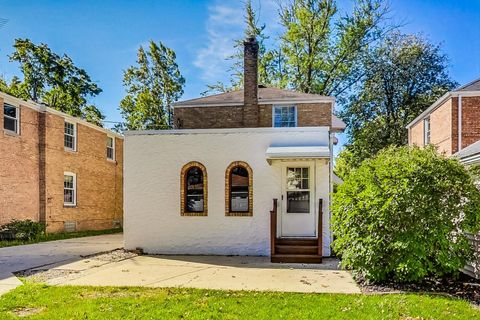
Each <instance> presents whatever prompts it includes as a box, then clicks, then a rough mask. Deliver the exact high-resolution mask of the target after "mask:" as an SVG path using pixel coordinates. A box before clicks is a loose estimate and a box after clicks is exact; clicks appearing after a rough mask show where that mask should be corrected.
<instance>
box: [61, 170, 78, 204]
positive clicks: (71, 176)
mask: <svg viewBox="0 0 480 320" xmlns="http://www.w3.org/2000/svg"><path fill="white" fill-rule="evenodd" d="M63 205H64V206H68V207H74V206H76V205H77V175H76V174H75V173H71V172H65V173H64V174H63Z"/></svg>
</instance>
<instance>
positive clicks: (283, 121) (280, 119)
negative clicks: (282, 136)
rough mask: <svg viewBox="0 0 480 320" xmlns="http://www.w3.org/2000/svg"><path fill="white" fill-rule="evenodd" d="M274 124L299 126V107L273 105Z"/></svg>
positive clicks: (275, 125) (276, 126)
mask: <svg viewBox="0 0 480 320" xmlns="http://www.w3.org/2000/svg"><path fill="white" fill-rule="evenodd" d="M272 118H273V126H274V127H275V128H279V127H296V126H297V107H295V106H274V107H273V115H272Z"/></svg>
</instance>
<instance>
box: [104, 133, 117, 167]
mask: <svg viewBox="0 0 480 320" xmlns="http://www.w3.org/2000/svg"><path fill="white" fill-rule="evenodd" d="M108 139H112V158H109V157H108V148H109V146H108ZM106 147H107V160H109V161H115V137H113V136H108V135H107V146H106Z"/></svg>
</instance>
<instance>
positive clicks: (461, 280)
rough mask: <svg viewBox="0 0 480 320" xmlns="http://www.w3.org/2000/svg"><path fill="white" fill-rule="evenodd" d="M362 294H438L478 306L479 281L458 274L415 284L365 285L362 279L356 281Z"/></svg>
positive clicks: (479, 299)
mask: <svg viewBox="0 0 480 320" xmlns="http://www.w3.org/2000/svg"><path fill="white" fill-rule="evenodd" d="M357 282H358V285H359V286H360V288H361V290H362V292H363V293H367V294H369V293H400V292H401V293H405V292H419V293H428V294H439V295H445V296H450V297H457V298H461V299H465V300H468V301H470V302H472V303H474V304H475V305H477V306H480V281H479V280H476V279H474V278H471V277H469V276H467V275H464V274H460V276H459V277H458V279H454V278H442V279H432V278H429V279H425V280H424V281H423V282H422V283H417V284H397V283H391V282H387V283H381V284H367V283H365V281H364V280H363V279H358V280H357Z"/></svg>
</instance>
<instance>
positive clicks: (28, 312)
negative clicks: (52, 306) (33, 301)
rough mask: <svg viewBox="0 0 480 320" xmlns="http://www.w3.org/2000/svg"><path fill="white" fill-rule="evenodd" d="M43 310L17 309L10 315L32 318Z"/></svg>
mask: <svg viewBox="0 0 480 320" xmlns="http://www.w3.org/2000/svg"><path fill="white" fill-rule="evenodd" d="M43 310H44V309H43V308H19V309H15V310H13V311H11V313H13V314H14V315H16V316H17V317H20V318H24V317H29V316H33V315H35V314H39V313H40V312H42V311H43Z"/></svg>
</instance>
